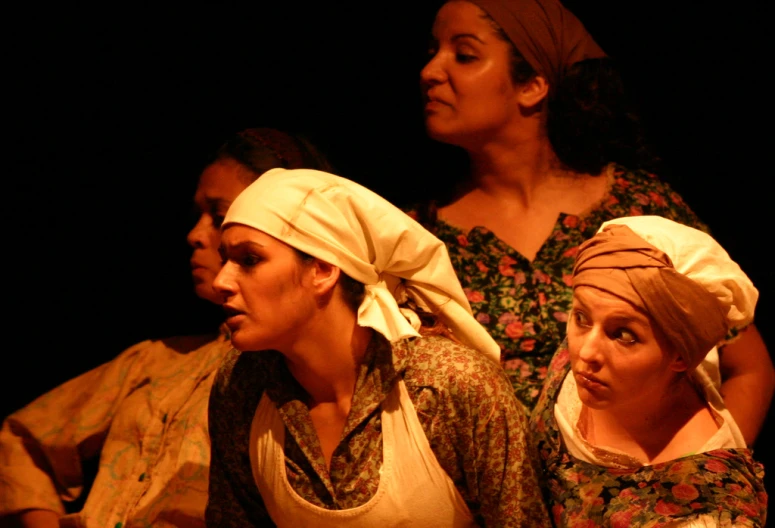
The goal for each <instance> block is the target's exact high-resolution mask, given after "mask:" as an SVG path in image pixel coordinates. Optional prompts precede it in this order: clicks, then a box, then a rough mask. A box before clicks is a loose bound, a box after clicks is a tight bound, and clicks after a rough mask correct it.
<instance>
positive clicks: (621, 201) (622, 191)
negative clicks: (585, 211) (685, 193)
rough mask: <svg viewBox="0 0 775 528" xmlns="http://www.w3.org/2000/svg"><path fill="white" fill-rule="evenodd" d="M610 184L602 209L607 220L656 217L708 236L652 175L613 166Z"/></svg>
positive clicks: (677, 196) (688, 209)
mask: <svg viewBox="0 0 775 528" xmlns="http://www.w3.org/2000/svg"><path fill="white" fill-rule="evenodd" d="M611 170H612V180H613V182H612V184H611V191H610V194H609V197H608V199H607V200H606V201H605V203H604V205H603V211H604V212H605V214H606V215H607V216H612V217H614V218H615V217H617V216H641V215H657V216H662V217H665V218H668V219H670V220H674V221H676V222H680V223H682V224H684V225H688V226H690V227H694V228H696V229H700V230H702V231H705V232H709V229H708V226H707V225H706V224H705V223H704V222H702V221H701V220H700V218H699V217H698V216H697V214H696V213H695V212H694V211H693V210H692V208H691V207H690V206H689V204H687V203H686V201H685V200H684V198H683V197H682V196H681V195H680V194H679V193H678V192H677V191H676V190H675V189H674V188H673V187H672V186H671V184H670V183H669V182H667V181H666V180H665V179H663V178H662V177H660V176H659V175H657V174H656V173H654V172H650V171H647V170H644V169H630V168H627V167H624V166H622V165H613V166H612V168H611Z"/></svg>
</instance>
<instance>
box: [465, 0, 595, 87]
mask: <svg viewBox="0 0 775 528" xmlns="http://www.w3.org/2000/svg"><path fill="white" fill-rule="evenodd" d="M470 1H471V3H473V4H476V5H478V6H479V7H480V8H482V9H483V10H484V11H485V12H486V13H487V14H488V15H489V16H490V18H492V19H493V20H494V21H495V22H496V23H497V24H498V25H499V26H500V27H501V29H503V31H504V32H505V33H506V35H508V37H509V40H511V42H512V44H514V46H516V47H517V50H518V51H519V53H520V54H521V55H522V56H523V57H525V60H527V62H528V63H529V64H530V66H532V67H533V69H534V70H535V71H536V72H537V73H539V74H541V75H543V76H544V77H546V80H547V81H549V85H550V87H552V88H554V87H556V86H558V85H559V83H560V81H561V80H562V78H563V76H564V75H565V71H566V70H567V69H568V68H569V67H570V66H572V65H573V64H575V63H577V62H579V61H582V60H584V59H596V58H601V57H605V56H606V54H605V52H604V51H603V50H602V49H601V48H600V46H598V45H597V43H596V42H595V41H594V39H593V38H592V36H591V35H590V34H589V33H588V32H587V30H586V29H585V28H584V25H583V24H582V23H581V21H580V20H579V19H578V18H576V16H575V15H574V14H573V13H571V12H570V11H568V10H567V9H566V8H565V7H564V6H563V5H562V4H561V3H560V2H558V1H557V0H470Z"/></svg>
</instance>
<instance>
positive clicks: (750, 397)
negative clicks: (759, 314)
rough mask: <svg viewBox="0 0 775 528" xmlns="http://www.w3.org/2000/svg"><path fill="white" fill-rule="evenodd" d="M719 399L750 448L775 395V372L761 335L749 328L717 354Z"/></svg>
mask: <svg viewBox="0 0 775 528" xmlns="http://www.w3.org/2000/svg"><path fill="white" fill-rule="evenodd" d="M719 365H720V369H721V379H722V383H721V395H722V396H723V398H724V403H725V404H726V406H727V408H728V409H729V412H731V413H732V416H733V417H734V418H735V421H736V422H737V425H738V427H740V431H741V432H742V433H743V437H745V441H746V443H747V444H748V445H749V446H752V445H753V444H754V442H755V441H756V437H757V436H758V434H759V431H761V428H762V425H763V424H764V420H765V419H766V418H767V411H768V410H769V407H770V402H771V401H772V396H773V392H775V368H774V367H773V364H772V358H771V357H770V353H769V351H768V350H767V345H766V344H765V343H764V340H763V339H762V336H761V334H759V331H758V330H757V329H756V327H755V326H754V325H753V324H751V325H749V326H748V327H747V328H746V329H745V330H743V331H742V332H741V334H740V336H739V337H738V339H736V340H735V341H733V342H732V343H730V344H728V345H726V346H724V347H723V348H722V349H721V352H720V359H719Z"/></svg>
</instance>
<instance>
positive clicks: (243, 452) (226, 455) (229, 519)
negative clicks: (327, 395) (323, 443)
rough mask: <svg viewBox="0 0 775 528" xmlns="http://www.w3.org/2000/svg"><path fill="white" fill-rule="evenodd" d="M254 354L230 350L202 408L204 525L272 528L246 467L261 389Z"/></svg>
mask: <svg viewBox="0 0 775 528" xmlns="http://www.w3.org/2000/svg"><path fill="white" fill-rule="evenodd" d="M259 356H260V355H259V354H258V353H251V354H241V353H240V352H238V351H237V350H233V351H232V352H230V353H229V354H228V356H226V358H225V359H224V361H223V363H222V364H221V366H220V368H219V370H218V374H217V375H216V378H215V381H214V382H213V388H212V390H211V392H210V400H209V404H208V409H207V415H208V430H209V433H210V485H209V491H208V497H207V507H206V510H205V522H206V524H207V526H218V527H221V528H251V527H253V526H266V527H272V526H274V523H273V522H272V519H271V518H270V517H269V514H268V513H267V511H266V508H265V506H264V502H263V500H262V498H261V494H260V493H259V492H258V488H257V486H256V484H255V481H254V480H253V471H252V469H251V467H250V453H249V445H248V442H249V440H250V426H251V424H252V422H253V414H254V412H255V410H256V408H257V406H258V399H259V398H260V397H261V394H262V393H263V390H262V389H261V388H260V387H258V386H256V384H255V380H256V379H257V378H259V377H260V375H256V369H257V368H259V369H260V365H258V363H257V361H256V360H257V359H258V358H259Z"/></svg>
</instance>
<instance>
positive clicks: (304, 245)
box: [223, 169, 500, 363]
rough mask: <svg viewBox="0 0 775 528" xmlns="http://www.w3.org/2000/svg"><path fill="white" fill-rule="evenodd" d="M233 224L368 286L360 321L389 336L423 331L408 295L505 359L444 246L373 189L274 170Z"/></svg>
mask: <svg viewBox="0 0 775 528" xmlns="http://www.w3.org/2000/svg"><path fill="white" fill-rule="evenodd" d="M228 224H243V225H246V226H249V227H253V228H255V229H258V230H260V231H263V232H264V233H266V234H268V235H271V236H273V237H275V238H276V239H278V240H280V241H282V242H284V243H286V244H288V245H289V246H292V247H294V248H296V249H298V250H299V251H302V252H304V253H307V254H309V255H312V256H313V257H316V258H318V259H320V260H323V261H325V262H328V263H329V264H333V265H335V266H337V267H339V268H340V269H341V270H342V271H343V272H344V273H346V274H347V275H349V276H350V277H351V278H353V279H355V280H357V281H359V282H361V283H363V284H364V285H365V286H366V288H365V289H366V295H365V298H364V300H363V303H362V304H361V306H360V307H359V309H358V324H360V325H361V326H366V327H370V328H373V329H375V330H376V331H378V332H379V333H381V334H382V335H384V336H385V337H386V338H387V339H388V340H389V341H391V342H395V341H398V340H400V339H404V338H407V337H412V336H418V335H419V333H418V331H417V330H418V329H419V318H418V317H417V315H416V314H415V313H414V312H412V311H411V310H408V309H406V308H399V304H401V303H403V302H404V301H405V300H406V298H407V296H408V297H410V298H412V299H413V300H414V301H415V302H416V304H417V306H419V307H420V308H422V309H423V310H426V311H428V312H430V313H433V314H436V315H437V316H439V317H440V318H441V320H442V321H443V322H444V323H446V324H447V326H449V328H450V329H451V330H452V331H453V333H454V334H455V337H457V338H458V339H459V340H460V341H461V342H463V343H465V344H467V345H469V346H471V347H472V348H475V349H477V350H479V351H480V352H482V353H484V354H485V355H487V356H488V357H489V358H490V359H492V360H493V361H495V362H497V363H499V362H500V347H499V346H498V344H497V343H496V342H495V341H494V340H493V338H492V337H490V335H489V334H488V333H487V332H486V331H485V329H484V327H482V325H481V324H479V322H478V321H476V319H474V317H473V315H472V313H471V307H470V305H469V304H468V300H467V299H466V296H465V293H464V292H463V288H462V287H461V285H460V282H459V281H458V279H457V276H456V275H455V270H454V269H453V268H452V263H451V262H450V260H449V256H448V254H447V249H446V246H445V245H444V243H443V242H442V241H441V240H439V239H438V238H436V237H435V236H433V235H432V234H431V233H430V232H429V231H427V230H426V229H425V228H423V227H422V226H421V225H420V224H419V223H417V222H415V221H414V220H413V219H412V218H410V217H409V216H407V215H406V214H405V213H404V212H403V211H401V210H400V209H398V208H397V207H395V206H394V205H392V204H391V203H390V202H388V201H387V200H385V199H384V198H382V197H381V196H379V195H377V194H375V193H374V192H372V191H370V190H369V189H367V188H365V187H363V186H361V185H358V184H357V183H355V182H353V181H350V180H348V179H345V178H342V177H340V176H335V175H333V174H329V173H327V172H321V171H315V170H307V169H298V170H286V169H273V170H270V171H268V172H265V173H264V174H263V175H262V176H261V177H260V178H258V179H257V180H256V181H255V182H253V183H252V184H251V185H250V186H249V187H248V188H247V189H245V190H244V191H243V192H242V193H241V194H240V195H239V196H238V197H237V199H236V200H235V201H234V203H233V204H232V205H231V207H229V210H228V212H227V213H226V218H225V219H224V222H223V225H224V227H225V226H227V225H228ZM410 321H411V323H410Z"/></svg>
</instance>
